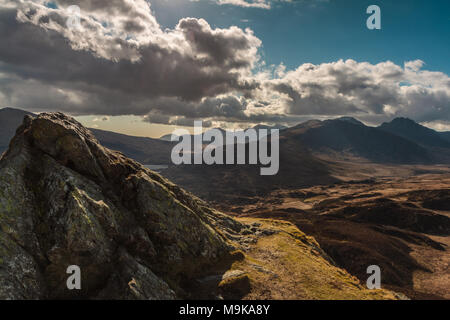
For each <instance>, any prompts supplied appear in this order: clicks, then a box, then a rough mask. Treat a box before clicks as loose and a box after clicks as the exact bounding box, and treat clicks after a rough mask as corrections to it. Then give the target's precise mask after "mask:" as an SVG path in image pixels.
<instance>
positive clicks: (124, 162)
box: [0, 113, 237, 299]
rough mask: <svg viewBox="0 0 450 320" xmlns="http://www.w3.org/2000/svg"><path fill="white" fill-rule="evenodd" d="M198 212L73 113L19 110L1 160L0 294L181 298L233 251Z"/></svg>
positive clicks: (195, 204)
mask: <svg viewBox="0 0 450 320" xmlns="http://www.w3.org/2000/svg"><path fill="white" fill-rule="evenodd" d="M205 208H207V206H206V205H205V204H204V203H202V201H201V200H199V199H197V198H195V197H193V196H192V195H190V194H188V193H187V192H185V191H184V190H182V189H180V188H178V187H177V186H175V185H173V184H172V183H170V182H169V181H167V180H165V179H164V178H162V177H161V176H159V175H158V174H156V173H154V172H151V171H150V170H148V169H146V168H144V167H143V166H141V165H140V164H138V163H137V162H135V161H133V160H130V159H128V158H126V157H124V156H123V155H122V154H121V153H119V152H115V151H111V150H109V149H106V148H104V147H102V146H101V145H100V144H99V143H98V141H97V140H96V139H95V138H94V136H93V135H92V134H91V133H90V132H89V131H88V130H87V129H85V128H84V127H83V126H82V125H81V124H79V123H78V122H77V121H75V120H74V119H73V118H70V117H68V116H65V115H64V114H61V113H43V114H40V115H39V116H37V117H36V118H32V117H29V116H27V117H26V118H25V119H24V123H23V124H22V126H21V127H20V128H19V129H18V130H17V133H16V136H15V137H14V138H13V140H12V141H11V144H10V148H9V150H8V151H7V152H6V153H5V154H4V155H3V158H2V159H1V161H0V299H45V298H90V299H95V298H109V299H171V298H179V297H185V296H186V295H187V293H186V292H185V290H184V289H183V282H184V281H186V280H189V279H190V278H193V277H195V276H196V274H197V273H199V272H201V271H202V269H203V268H204V267H207V266H208V265H212V264H214V262H215V261H217V260H218V259H220V258H221V257H223V256H226V255H227V254H228V252H229V251H230V250H231V249H232V248H233V247H232V246H231V245H230V243H229V242H228V240H227V239H226V238H225V236H224V233H223V232H218V231H217V227H216V224H217V223H220V222H218V220H227V219H230V218H228V217H226V216H224V215H222V214H220V213H216V212H215V211H213V210H206V209H205ZM234 223H237V222H234ZM70 265H78V266H80V268H81V271H82V273H81V275H82V284H83V286H82V289H81V290H79V291H78V290H73V291H71V290H68V289H67V287H66V282H65V281H66V279H67V276H68V275H67V274H66V269H67V267H68V266H70ZM169 284H170V285H169Z"/></svg>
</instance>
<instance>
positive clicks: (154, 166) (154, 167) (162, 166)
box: [144, 164, 169, 172]
mask: <svg viewBox="0 0 450 320" xmlns="http://www.w3.org/2000/svg"><path fill="white" fill-rule="evenodd" d="M144 167H146V168H147V169H150V170H153V171H156V172H160V171H162V170H164V169H167V168H168V167H169V166H168V165H165V164H144Z"/></svg>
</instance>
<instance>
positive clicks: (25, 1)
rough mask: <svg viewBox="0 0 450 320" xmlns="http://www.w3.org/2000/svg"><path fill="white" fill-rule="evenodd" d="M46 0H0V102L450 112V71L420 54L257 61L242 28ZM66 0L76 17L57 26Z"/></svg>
mask: <svg viewBox="0 0 450 320" xmlns="http://www.w3.org/2000/svg"><path fill="white" fill-rule="evenodd" d="M240 2H248V1H241V0H237V2H234V4H237V3H240ZM53 3H54V4H55V5H54V6H51V7H50V6H49V5H48V4H47V5H46V1H43V0H35V1H31V0H22V1H20V2H17V1H9V0H0V37H1V39H2V41H1V42H0V106H12V107H18V108H24V109H27V110H31V111H44V110H45V111H53V110H59V111H65V112H69V113H72V114H78V115H80V114H101V115H140V116H143V117H144V116H145V120H146V121H149V122H153V123H167V124H177V125H183V124H190V123H192V121H193V120H194V119H203V120H204V121H206V122H205V123H212V122H214V121H224V122H230V123H236V122H238V123H239V122H241V123H258V122H268V123H276V122H277V123H295V122H298V121H300V120H303V119H307V118H316V117H319V118H321V117H322V118H323V117H333V116H341V115H353V116H357V117H359V118H361V119H363V120H367V121H369V122H380V121H385V120H388V119H390V118H392V117H396V116H407V117H411V118H413V119H415V120H417V121H420V122H426V123H433V122H435V121H450V78H449V76H448V75H446V74H444V73H442V72H432V71H427V70H425V66H426V65H425V63H424V62H423V61H420V60H416V61H409V62H406V63H405V64H404V65H403V66H400V65H397V64H395V63H393V62H390V61H386V62H381V63H378V64H371V63H368V62H357V61H354V60H345V61H343V60H340V61H336V62H331V63H323V64H318V65H314V64H309V63H307V64H303V65H301V66H299V67H298V68H297V69H295V70H286V68H285V67H284V66H283V65H282V64H281V65H279V66H272V67H262V66H263V61H261V58H260V55H259V50H260V47H261V45H262V43H261V40H260V39H258V38H257V37H256V36H255V35H254V33H253V31H252V30H250V29H245V30H244V29H241V28H238V27H229V28H213V27H211V25H210V24H209V23H208V22H207V21H205V20H203V19H195V18H184V19H181V20H180V21H179V22H178V24H177V25H176V26H175V27H174V28H173V29H165V30H163V29H162V28H161V27H160V25H159V24H158V22H157V21H156V19H155V17H154V15H153V13H152V11H151V7H150V4H149V3H148V2H147V1H145V0H134V1H133V0H79V1H72V0H56V1H54V2H53ZM75 3H76V4H77V5H79V6H80V8H81V12H80V17H79V18H80V27H79V28H78V27H77V28H73V27H68V26H67V21H68V20H69V19H70V18H74V16H73V15H72V16H71V15H70V12H69V11H68V10H67V7H68V6H70V5H72V4H75ZM253 3H260V4H262V3H269V2H268V1H256V2H253Z"/></svg>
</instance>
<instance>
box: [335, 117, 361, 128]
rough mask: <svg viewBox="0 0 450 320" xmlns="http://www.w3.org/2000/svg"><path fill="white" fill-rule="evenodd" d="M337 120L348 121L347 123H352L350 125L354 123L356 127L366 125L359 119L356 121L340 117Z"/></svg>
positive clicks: (351, 118)
mask: <svg viewBox="0 0 450 320" xmlns="http://www.w3.org/2000/svg"><path fill="white" fill-rule="evenodd" d="M336 120H339V121H346V122H350V123H353V124H356V125H362V126H364V125H365V124H364V123H362V122H361V121H359V120H358V119H355V118H353V117H340V118H337V119H336Z"/></svg>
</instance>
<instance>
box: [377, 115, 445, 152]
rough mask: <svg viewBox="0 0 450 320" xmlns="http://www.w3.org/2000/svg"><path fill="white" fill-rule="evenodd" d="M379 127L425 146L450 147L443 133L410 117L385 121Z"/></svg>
mask: <svg viewBox="0 0 450 320" xmlns="http://www.w3.org/2000/svg"><path fill="white" fill-rule="evenodd" d="M378 128H379V129H381V130H383V131H386V132H390V133H393V134H396V135H398V136H401V137H403V138H406V139H408V140H411V141H414V142H416V143H418V144H421V145H424V146H429V147H440V148H450V143H449V142H448V141H447V140H445V138H444V137H443V136H442V135H441V134H439V133H438V132H436V131H434V130H433V129H430V128H427V127H425V126H423V125H421V124H419V123H417V122H415V121H414V120H411V119H409V118H404V117H399V118H395V119H393V120H392V121H391V122H384V123H383V124H381V125H380V126H379V127H378Z"/></svg>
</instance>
